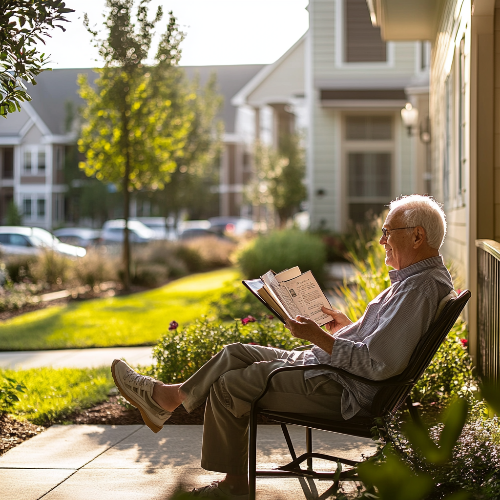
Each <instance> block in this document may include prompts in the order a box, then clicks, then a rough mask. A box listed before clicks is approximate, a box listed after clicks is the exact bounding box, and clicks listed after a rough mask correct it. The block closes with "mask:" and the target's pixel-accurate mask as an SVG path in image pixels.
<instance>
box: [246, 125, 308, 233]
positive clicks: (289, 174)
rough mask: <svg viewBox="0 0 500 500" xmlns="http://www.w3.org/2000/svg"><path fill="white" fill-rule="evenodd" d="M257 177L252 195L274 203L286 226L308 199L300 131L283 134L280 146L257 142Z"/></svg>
mask: <svg viewBox="0 0 500 500" xmlns="http://www.w3.org/2000/svg"><path fill="white" fill-rule="evenodd" d="M254 168H255V172H254V174H255V175H254V179H253V182H252V183H251V184H250V189H249V197H250V199H251V201H252V202H254V203H256V204H257V205H272V206H273V208H274V209H275V210H276V213H277V214H278V217H279V220H280V226H284V225H285V224H286V222H287V220H288V219H290V218H291V217H292V215H293V214H294V213H295V212H296V211H297V209H298V207H299V206H300V203H301V202H302V201H304V200H305V199H306V196H307V190H306V187H305V185H304V182H303V181H304V175H305V162H304V152H303V149H302V148H301V146H300V138H299V136H298V135H297V134H287V135H284V136H283V137H281V138H280V147H279V149H278V150H276V149H274V148H272V147H269V146H265V145H263V144H261V143H257V144H256V146H255V154H254Z"/></svg>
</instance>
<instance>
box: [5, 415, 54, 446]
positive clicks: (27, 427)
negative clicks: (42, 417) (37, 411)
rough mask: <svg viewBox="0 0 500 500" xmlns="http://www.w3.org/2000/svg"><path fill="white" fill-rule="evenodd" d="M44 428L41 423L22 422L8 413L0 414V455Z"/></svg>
mask: <svg viewBox="0 0 500 500" xmlns="http://www.w3.org/2000/svg"><path fill="white" fill-rule="evenodd" d="M45 429H46V427H45V426H43V425H34V424H32V423H30V422H22V421H20V420H16V419H15V418H12V417H9V415H5V414H0V455H2V454H4V453H5V452H7V451H9V450H10V449H11V448H14V446H17V445H18V444H21V443H22V442H23V441H26V440H27V439H30V438H32V437H33V436H36V435H37V434H40V432H43V431H44V430H45Z"/></svg>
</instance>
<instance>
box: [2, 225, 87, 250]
mask: <svg viewBox="0 0 500 500" xmlns="http://www.w3.org/2000/svg"><path fill="white" fill-rule="evenodd" d="M46 249H51V250H54V251H55V252H58V253H60V254H63V255H68V256H70V257H84V256H85V255H86V253H87V251H86V250H85V248H82V247H79V246H75V245H68V244H67V243H63V242H61V241H59V239H58V238H56V237H55V236H54V235H53V234H51V233H49V231H46V230H45V229H42V228H40V227H25V226H0V250H1V251H2V252H3V253H4V254H5V255H38V254H40V253H41V252H42V251H43V250H46Z"/></svg>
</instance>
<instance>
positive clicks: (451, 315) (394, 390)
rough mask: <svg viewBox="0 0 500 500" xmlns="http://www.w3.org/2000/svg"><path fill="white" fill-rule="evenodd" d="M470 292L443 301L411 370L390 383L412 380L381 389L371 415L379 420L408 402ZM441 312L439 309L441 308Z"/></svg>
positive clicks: (412, 362)
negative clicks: (402, 384)
mask: <svg viewBox="0 0 500 500" xmlns="http://www.w3.org/2000/svg"><path fill="white" fill-rule="evenodd" d="M470 296H471V294H470V291H469V290H464V291H463V292H462V293H460V295H459V296H458V297H457V296H456V293H454V294H453V293H451V294H450V295H448V296H447V297H445V299H447V300H446V301H445V300H444V299H443V301H441V303H440V306H441V305H442V310H441V311H440V314H439V315H438V317H437V318H436V319H435V320H434V321H433V322H432V324H431V326H430V327H429V329H428V330H427V332H426V333H425V334H424V335H423V336H422V338H421V339H420V341H419V343H418V344H417V347H416V348H415V350H414V351H413V354H412V356H411V358H410V362H409V363H408V366H407V367H406V368H405V369H404V371H403V372H402V373H400V374H399V375H397V376H396V377H393V378H392V379H391V382H398V381H401V382H402V381H405V380H409V379H410V380H412V381H413V382H412V384H411V385H407V386H387V387H383V388H382V389H380V390H379V391H378V392H377V394H376V395H375V398H374V399H373V403H372V407H371V412H372V414H374V415H376V416H381V415H385V414H387V413H394V412H396V411H397V409H398V408H399V407H400V406H401V405H402V404H403V403H404V402H405V400H406V398H407V397H408V395H409V394H410V392H411V390H412V388H413V386H414V385H415V384H416V382H417V381H418V379H419V378H420V377H421V376H422V375H423V373H424V371H425V369H426V368H427V367H428V366H429V363H430V362H431V361H432V358H433V357H434V355H435V354H436V352H437V350H438V349H439V347H440V346H441V344H442V343H443V341H444V340H445V338H446V336H447V335H448V333H449V331H450V330H451V329H452V327H453V325H454V324H455V322H456V320H457V319H458V317H459V316H460V313H461V312H462V310H463V308H464V307H465V305H466V304H467V302H468V300H469V299H470ZM438 310H439V308H438Z"/></svg>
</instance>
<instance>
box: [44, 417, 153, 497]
mask: <svg viewBox="0 0 500 500" xmlns="http://www.w3.org/2000/svg"><path fill="white" fill-rule="evenodd" d="M143 427H144V425H141V426H140V427H139V428H138V429H136V430H135V431H132V432H131V433H130V434H127V435H126V436H125V437H123V438H122V439H120V440H119V441H117V442H116V443H115V444H113V445H112V446H109V447H108V448H106V449H105V450H103V451H101V453H99V454H98V455H96V456H95V457H94V458H92V459H91V460H89V461H88V462H86V463H84V464H83V465H82V466H81V467H78V468H77V469H74V472H73V474H70V475H69V476H68V477H66V478H64V479H63V480H62V481H60V482H59V483H57V484H56V485H55V486H53V487H52V488H50V490H49V491H46V492H45V493H44V494H43V495H42V496H40V497H38V499H37V500H40V499H42V498H43V497H45V496H47V495H48V494H49V493H50V492H51V491H54V490H55V489H56V488H58V487H59V486H60V485H61V484H63V483H65V482H66V481H67V480H68V479H69V478H70V477H73V476H74V475H75V474H76V473H77V472H78V471H80V470H82V469H83V468H84V467H85V466H87V465H88V464H89V463H90V462H93V461H94V460H95V459H96V458H97V457H100V456H101V455H102V454H103V453H106V452H107V451H109V450H111V448H114V447H115V446H116V445H117V444H120V443H121V442H122V441H124V440H125V439H128V438H129V437H130V436H133V435H134V434H135V433H136V432H138V431H140V430H141V429H142V428H143ZM54 470H55V469H54ZM60 470H65V469H60ZM68 470H71V469H68Z"/></svg>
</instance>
